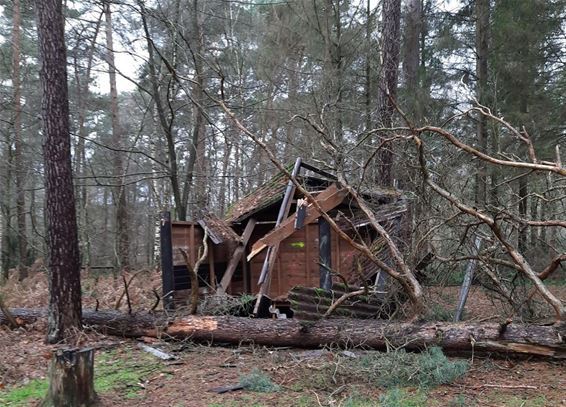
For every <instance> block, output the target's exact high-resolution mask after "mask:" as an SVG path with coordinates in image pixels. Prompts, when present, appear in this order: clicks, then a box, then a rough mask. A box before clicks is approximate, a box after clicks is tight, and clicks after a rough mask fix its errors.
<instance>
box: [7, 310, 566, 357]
mask: <svg viewBox="0 0 566 407" xmlns="http://www.w3.org/2000/svg"><path fill="white" fill-rule="evenodd" d="M10 311H11V313H12V315H14V317H16V318H19V319H20V320H22V321H26V322H27V321H30V322H31V321H34V320H35V319H36V318H38V317H43V316H45V315H46V312H45V310H27V309H11V310H10ZM83 321H84V324H85V325H88V326H91V327H93V328H95V329H97V330H100V331H103V332H106V333H108V334H113V335H119V336H125V337H141V336H150V337H160V336H163V335H166V336H168V337H173V338H180V339H182V338H191V339H193V340H195V341H205V342H220V343H232V344H239V343H243V342H248V343H255V344H259V345H268V346H269V345H270V346H294V347H299V348H315V347H319V346H324V345H331V344H335V345H347V346H363V347H365V348H373V349H386V348H387V345H389V346H393V347H404V348H406V349H409V350H419V349H424V348H426V347H430V346H439V347H442V348H443V349H444V350H445V351H447V352H451V353H464V352H471V351H475V352H494V353H503V354H515V355H519V354H523V355H539V356H547V357H551V358H559V359H565V358H566V325H552V326H541V325H526V324H514V323H507V322H506V323H502V324H500V323H467V322H461V323H455V322H425V323H407V322H391V321H383V320H359V319H332V320H320V321H315V322H311V321H297V320H293V319H278V320H271V319H259V318H256V319H252V318H241V317H230V316H218V317H212V316H186V317H179V318H176V319H174V320H171V319H167V318H166V316H165V315H163V314H159V315H155V314H145V313H144V314H135V313H134V314H132V315H128V314H124V313H121V312H117V311H98V312H94V311H92V310H83ZM0 323H7V320H6V319H5V318H3V316H2V315H0Z"/></svg>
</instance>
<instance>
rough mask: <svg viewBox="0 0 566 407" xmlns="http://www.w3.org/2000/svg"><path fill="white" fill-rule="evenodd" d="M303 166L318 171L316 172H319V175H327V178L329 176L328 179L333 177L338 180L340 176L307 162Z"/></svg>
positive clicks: (333, 179)
mask: <svg viewBox="0 0 566 407" xmlns="http://www.w3.org/2000/svg"><path fill="white" fill-rule="evenodd" d="M303 168H304V169H305V170H309V171H312V172H314V173H316V174H318V175H322V176H323V177H326V178H328V179H331V180H332V181H337V180H338V178H337V177H336V175H332V174H331V173H329V172H326V171H324V170H321V169H320V168H317V167H315V166H314V165H311V164H307V163H303Z"/></svg>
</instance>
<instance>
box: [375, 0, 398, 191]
mask: <svg viewBox="0 0 566 407" xmlns="http://www.w3.org/2000/svg"><path fill="white" fill-rule="evenodd" d="M382 15H383V21H382V33H381V47H382V65H381V75H380V77H379V82H378V83H379V86H378V91H377V95H378V96H377V114H378V117H377V124H378V127H391V125H392V118H393V113H394V111H395V107H394V104H393V103H392V100H395V99H396V97H397V82H398V77H399V51H400V46H401V45H400V43H401V38H400V31H401V0H384V1H383V11H382ZM380 136H381V137H380V138H381V142H384V140H385V137H386V135H385V134H381V135H380ZM378 158H379V166H380V173H379V180H380V182H381V184H382V185H385V186H391V185H393V173H392V166H393V151H392V149H391V143H385V144H384V145H383V147H382V149H381V152H380V154H379V157H378Z"/></svg>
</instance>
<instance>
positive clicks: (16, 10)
mask: <svg viewBox="0 0 566 407" xmlns="http://www.w3.org/2000/svg"><path fill="white" fill-rule="evenodd" d="M12 22H13V27H12V87H13V95H14V119H13V120H14V122H13V126H14V164H15V172H16V218H17V224H18V272H19V276H18V277H19V279H20V280H23V279H24V278H26V277H27V275H28V269H27V231H26V215H25V214H26V194H25V189H24V180H25V163H24V158H23V152H22V149H23V140H22V100H21V92H22V90H21V82H20V60H21V58H20V48H21V42H22V41H21V29H20V24H21V14H20V1H19V0H14V2H13V14H12Z"/></svg>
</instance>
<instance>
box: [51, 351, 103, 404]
mask: <svg viewBox="0 0 566 407" xmlns="http://www.w3.org/2000/svg"><path fill="white" fill-rule="evenodd" d="M96 401H97V397H96V393H95V392H94V349H93V348H84V349H59V350H56V351H54V352H53V358H52V359H51V368H50V370H49V392H48V393H47V397H46V398H45V400H44V401H43V402H42V403H41V407H88V406H92V405H94V404H95V403H96Z"/></svg>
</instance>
